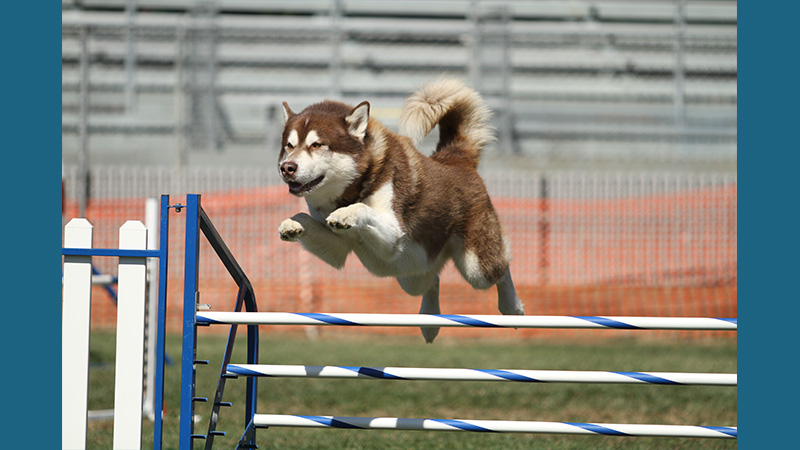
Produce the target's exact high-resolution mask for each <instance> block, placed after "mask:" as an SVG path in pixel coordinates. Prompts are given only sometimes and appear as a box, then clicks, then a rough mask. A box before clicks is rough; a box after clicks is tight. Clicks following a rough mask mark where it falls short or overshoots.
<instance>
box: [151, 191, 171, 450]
mask: <svg viewBox="0 0 800 450" xmlns="http://www.w3.org/2000/svg"><path fill="white" fill-rule="evenodd" d="M159 230H160V231H159V232H160V233H161V236H159V238H160V239H159V244H158V250H159V251H160V252H161V256H160V257H159V260H158V324H157V329H156V392H155V400H154V405H153V409H154V410H155V411H153V412H154V413H155V423H154V428H153V450H161V445H162V438H163V435H164V432H163V429H162V417H161V414H162V412H163V411H164V355H165V353H166V352H165V345H166V340H165V338H166V326H167V268H168V267H169V264H168V263H169V258H168V257H167V255H168V254H169V195H162V196H161V226H160V228H159Z"/></svg>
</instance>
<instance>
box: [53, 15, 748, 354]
mask: <svg viewBox="0 0 800 450" xmlns="http://www.w3.org/2000/svg"><path fill="white" fill-rule="evenodd" d="M441 74H448V75H452V76H457V77H460V78H462V79H464V80H465V81H467V82H468V83H469V84H471V85H472V86H473V87H475V88H476V89H477V90H479V91H480V92H481V93H482V94H483V96H484V97H485V99H486V100H487V102H488V104H489V106H490V107H491V109H492V110H493V111H494V121H495V125H496V127H497V130H498V140H497V142H496V143H494V144H492V145H491V146H490V147H489V148H487V149H486V150H485V152H484V154H483V158H482V162H481V168H480V171H481V174H482V175H483V177H484V179H485V181H486V184H487V187H488V189H489V191H490V194H491V195H492V197H493V200H494V202H495V206H496V208H497V209H498V212H499V213H500V215H501V220H502V221H503V224H504V227H505V228H506V231H507V233H508V234H509V235H510V237H511V240H512V249H513V253H514V260H513V262H512V273H513V275H514V280H515V284H516V285H517V288H518V291H519V294H520V297H521V298H522V299H523V301H524V302H525V304H526V312H527V313H528V314H557V315H561V314H564V315H658V316H706V317H736V301H737V290H736V281H737V263H736V262H737V248H736V241H737V222H736V217H737V176H736V170H737V157H736V153H737V147H736V137H737V132H736V126H737V4H736V1H731V0H640V1H626V0H567V1H489V0H486V1H478V0H464V1H459V0H450V1H447V0H440V1H437V0H430V1H415V0H411V1H402V2H401V1H366V0H306V1H302V0H296V1H270V0H262V1H255V0H251V1H248V0H217V1H202V0H197V1H191V0H150V1H147V0H127V1H126V0H116V1H115V0H62V158H63V163H64V176H65V178H64V184H65V203H64V214H63V218H64V222H65V223H66V221H68V220H69V219H70V218H72V217H86V218H88V219H89V220H90V221H91V222H92V224H94V227H95V246H97V247H116V246H117V245H118V243H117V239H118V237H117V236H118V228H119V226H121V225H122V223H124V221H125V220H127V219H139V220H144V210H145V200H146V199H147V198H149V197H157V196H159V195H161V194H170V198H171V202H172V203H182V202H185V195H186V194H187V193H199V194H202V204H203V207H204V209H205V210H206V211H207V212H208V214H209V216H210V217H211V219H212V221H214V223H215V224H216V226H217V228H218V230H219V231H220V233H221V235H222V237H223V238H224V239H225V241H226V242H227V243H228V245H229V246H230V248H231V250H232V251H233V253H234V255H235V256H236V258H237V259H238V260H239V262H240V264H241V265H242V267H243V268H244V270H245V271H246V272H247V274H248V276H249V278H250V279H251V281H253V283H254V285H255V287H256V294H257V299H258V304H259V308H260V310H262V311H317V312H384V313H414V312H416V311H417V310H418V307H419V299H418V298H415V297H410V296H408V295H406V294H405V293H404V292H403V291H402V290H401V289H400V288H399V286H398V285H397V283H396V281H395V280H393V279H391V278H388V279H387V278H383V279H382V278H376V277H374V276H372V275H370V274H369V273H368V272H367V271H366V270H365V269H364V268H363V267H362V266H361V264H360V263H359V262H358V260H357V258H355V257H351V258H350V260H349V261H348V263H347V266H346V267H345V268H344V269H343V270H341V271H337V270H334V269H332V268H330V267H328V266H326V265H324V264H323V263H322V262H320V261H318V260H317V259H316V258H315V257H313V256H311V255H310V254H308V253H305V252H303V251H302V250H301V249H300V246H299V245H297V244H290V243H285V242H282V241H280V239H279V238H278V235H277V227H278V224H279V223H280V222H281V221H282V220H283V219H285V218H287V217H290V216H291V215H293V214H295V213H297V212H299V211H303V210H305V209H306V207H305V203H304V202H303V201H302V200H299V199H296V198H294V197H293V196H291V195H289V193H288V191H287V189H286V187H285V185H283V184H282V183H281V182H280V179H279V177H278V172H277V157H278V151H279V145H280V144H279V138H280V132H281V130H282V126H283V112H282V109H281V102H282V101H287V102H288V103H289V104H290V105H291V107H292V108H293V109H294V110H295V111H300V110H301V109H303V108H304V107H305V106H307V105H309V104H311V103H315V102H318V101H320V100H323V99H325V98H330V99H338V100H343V101H345V102H349V103H352V104H355V103H358V102H360V101H362V100H369V101H370V103H371V105H372V109H371V112H372V114H373V116H375V117H377V118H378V119H380V120H381V121H382V122H383V123H384V124H385V125H387V126H388V127H389V128H391V129H394V130H396V123H397V118H398V116H399V109H400V106H401V105H402V101H403V99H404V98H405V97H406V96H407V95H408V94H409V93H410V92H411V91H413V90H414V89H415V88H417V87H419V86H420V85H421V84H423V83H424V82H426V81H429V80H431V79H434V78H436V77H438V76H439V75H441ZM436 139H437V132H436V131H435V130H434V132H433V133H432V135H431V136H429V138H428V139H427V140H426V141H425V142H424V143H423V145H422V146H421V148H420V150H421V151H422V152H423V153H426V154H430V152H431V151H432V150H433V148H434V145H435V141H436ZM172 217H173V221H172V224H171V229H170V239H171V245H170V260H171V263H170V268H169V275H170V295H171V299H170V306H169V311H170V312H169V324H168V326H169V327H171V328H172V329H175V330H177V329H178V327H179V326H180V313H179V311H180V308H181V300H182V298H181V295H182V289H183V285H182V281H181V280H182V273H183V260H182V256H183V245H184V243H183V236H182V233H183V228H182V220H183V217H182V216H181V215H173V216H172ZM105 259H109V260H108V261H105ZM111 259H113V258H96V265H97V267H96V268H97V270H98V272H100V273H108V274H111V275H113V272H114V271H115V270H116V268H115V267H114V264H115V263H116V261H112V260H111ZM200 270H201V273H200V291H201V296H202V298H201V301H202V302H203V303H209V304H211V305H212V308H213V309H214V310H220V311H224V310H230V309H232V307H233V304H234V301H235V294H236V288H235V284H234V283H233V281H232V280H230V279H229V277H228V276H227V275H226V272H225V270H224V268H223V266H222V265H221V263H219V262H218V261H216V258H215V257H214V255H213V251H212V250H211V249H210V247H209V246H208V245H206V244H202V245H201V269H200ZM98 289H99V290H98V292H96V293H95V294H94V295H95V299H98V298H99V299H102V298H103V296H107V295H108V292H107V291H105V290H103V289H101V288H100V287H98ZM441 302H442V308H443V312H444V313H461V314H496V313H497V306H496V293H495V291H494V289H491V290H489V291H475V290H473V289H472V288H471V287H469V286H468V285H467V283H466V282H464V281H463V280H461V279H460V277H459V276H458V274H457V273H456V271H455V270H454V269H453V267H452V266H447V267H446V268H445V271H444V273H443V275H442V280H441ZM92 314H93V318H92V320H93V325H94V326H104V325H109V326H113V325H114V323H115V320H116V319H115V314H116V312H115V307H114V303H113V302H112V301H104V300H95V301H94V302H93V307H92ZM320 332H323V331H322V330H320ZM344 332H348V333H353V332H361V333H363V332H372V333H375V332H380V333H410V334H416V333H418V331H416V330H406V329H396V330H393V329H371V330H369V331H360V330H356V331H354V330H353V329H347V331H336V330H332V329H325V330H324V333H344ZM474 332H475V330H468V329H464V330H456V329H451V330H447V331H446V333H447V334H448V335H449V336H472V335H473V334H472V333H474ZM546 333H547V331H544V330H510V331H508V333H506V335H507V336H515V337H529V336H538V335H540V334H546ZM562 333H563V332H562ZM502 334H503V333H502V332H501V333H500V335H502ZM701 334H702V333H693V334H692V335H691V336H692V337H696V336H700V335H701ZM610 335H611V334H609V333H603V336H610ZM493 336H495V335H493ZM440 339H441V338H440Z"/></svg>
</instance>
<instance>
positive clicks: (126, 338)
mask: <svg viewBox="0 0 800 450" xmlns="http://www.w3.org/2000/svg"><path fill="white" fill-rule="evenodd" d="M92 231H93V227H92V225H91V224H90V223H89V221H87V220H86V219H73V220H71V221H70V222H69V224H67V226H66V229H65V233H64V246H65V247H66V248H72V249H91V248H92ZM119 239H120V242H119V248H120V249H125V250H144V249H146V248H147V229H146V228H145V226H144V224H142V222H139V221H128V222H126V223H125V224H124V225H123V226H122V227H121V228H120V231H119ZM146 260H147V258H146V257H144V256H120V257H119V272H118V281H117V285H118V306H117V314H118V316H117V357H116V379H115V390H114V393H115V394H114V438H113V440H114V444H113V445H114V449H141V445H142V443H141V441H142V437H141V426H142V425H141V423H142V384H143V370H144V365H143V364H144V326H145V320H144V311H145V306H144V305H145V297H146V291H145V289H146V272H147V266H146ZM91 278H92V256H91V255H65V256H64V291H63V303H62V338H61V343H62V344H61V368H62V369H61V447H62V449H70V450H72V449H85V448H86V423H87V403H88V384H89V343H90V339H89V335H90V320H91V301H92V290H91V284H92V279H91Z"/></svg>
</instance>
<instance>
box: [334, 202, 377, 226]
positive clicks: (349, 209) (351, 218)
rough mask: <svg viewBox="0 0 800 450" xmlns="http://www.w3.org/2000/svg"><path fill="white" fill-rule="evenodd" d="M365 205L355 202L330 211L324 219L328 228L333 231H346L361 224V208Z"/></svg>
mask: <svg viewBox="0 0 800 450" xmlns="http://www.w3.org/2000/svg"><path fill="white" fill-rule="evenodd" d="M365 207H367V206H366V205H363V204H361V203H355V204H353V205H350V206H345V207H344V208H339V209H337V210H336V211H334V212H332V213H331V214H330V215H329V216H328V218H327V219H325V221H326V222H327V224H328V228H330V229H331V230H333V231H346V230H349V229H351V228H354V227H358V226H359V225H360V224H361V221H362V218H363V208H365Z"/></svg>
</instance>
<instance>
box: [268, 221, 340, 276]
mask: <svg viewBox="0 0 800 450" xmlns="http://www.w3.org/2000/svg"><path fill="white" fill-rule="evenodd" d="M278 233H279V234H280V236H281V239H282V240H284V241H289V242H298V241H299V242H300V243H301V244H302V245H303V247H305V249H306V250H308V251H309V252H311V253H313V254H314V255H315V256H316V257H318V258H319V259H321V260H323V261H325V262H326V263H328V264H330V265H331V266H333V267H335V268H337V269H341V268H342V267H344V263H345V261H346V260H347V255H348V253H350V246H349V245H348V244H347V242H345V241H344V240H343V239H342V238H341V237H339V236H337V235H336V234H334V233H333V232H331V230H329V229H327V228H325V226H324V225H322V224H321V223H319V222H317V221H316V220H314V219H313V218H312V217H311V216H309V215H308V214H306V213H299V214H295V215H294V216H292V218H291V219H286V220H284V221H283V222H281V225H280V227H278Z"/></svg>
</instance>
